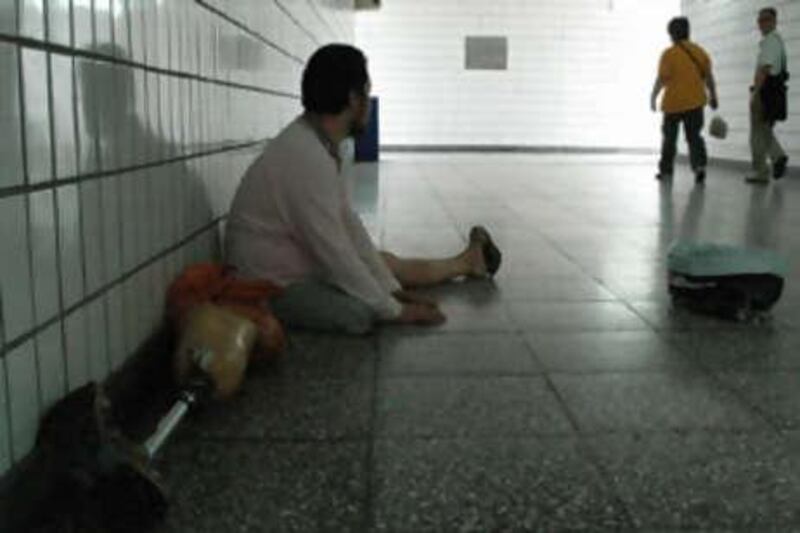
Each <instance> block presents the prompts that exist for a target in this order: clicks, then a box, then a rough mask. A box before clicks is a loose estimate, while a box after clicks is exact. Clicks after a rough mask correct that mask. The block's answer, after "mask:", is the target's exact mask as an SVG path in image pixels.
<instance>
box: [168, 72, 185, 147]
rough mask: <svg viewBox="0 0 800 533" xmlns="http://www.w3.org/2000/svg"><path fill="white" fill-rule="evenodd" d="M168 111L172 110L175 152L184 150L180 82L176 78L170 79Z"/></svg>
mask: <svg viewBox="0 0 800 533" xmlns="http://www.w3.org/2000/svg"><path fill="white" fill-rule="evenodd" d="M170 84H171V87H170V111H171V112H172V133H173V135H174V137H173V146H174V148H175V153H176V154H183V153H184V152H185V151H186V150H185V132H184V124H183V114H182V112H181V82H180V80H179V79H177V78H171V79H170Z"/></svg>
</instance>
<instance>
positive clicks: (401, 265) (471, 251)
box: [381, 241, 486, 288]
mask: <svg viewBox="0 0 800 533" xmlns="http://www.w3.org/2000/svg"><path fill="white" fill-rule="evenodd" d="M381 255H383V258H384V260H385V261H386V264H387V265H388V266H389V270H391V271H392V273H393V274H394V276H395V277H396V278H397V280H398V281H399V282H400V284H401V285H402V286H403V287H404V288H413V287H426V286H430V285H438V284H440V283H444V282H445V281H450V280H453V279H456V278H460V277H463V276H469V277H483V276H485V275H486V262H485V261H484V257H483V250H482V243H481V242H478V241H473V242H471V243H470V244H469V246H467V248H466V249H465V250H464V251H463V252H461V253H460V254H458V255H456V256H453V257H450V258H447V259H407V258H401V257H397V256H396V255H394V254H391V253H389V252H382V253H381Z"/></svg>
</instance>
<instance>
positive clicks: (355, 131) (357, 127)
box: [348, 119, 367, 139]
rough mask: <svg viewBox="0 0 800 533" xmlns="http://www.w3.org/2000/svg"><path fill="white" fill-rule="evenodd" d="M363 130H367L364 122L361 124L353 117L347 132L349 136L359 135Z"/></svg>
mask: <svg viewBox="0 0 800 533" xmlns="http://www.w3.org/2000/svg"><path fill="white" fill-rule="evenodd" d="M365 131H367V126H366V125H365V124H361V122H359V120H358V119H353V120H352V121H351V122H350V130H349V132H348V134H349V135H350V137H353V138H354V139H355V138H356V137H360V136H361V135H362V134H363V133H364V132H365Z"/></svg>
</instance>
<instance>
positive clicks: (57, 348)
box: [36, 322, 67, 412]
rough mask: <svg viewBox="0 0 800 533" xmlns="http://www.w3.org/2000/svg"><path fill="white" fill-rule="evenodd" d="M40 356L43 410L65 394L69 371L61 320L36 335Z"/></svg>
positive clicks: (40, 384) (37, 349) (40, 385)
mask: <svg viewBox="0 0 800 533" xmlns="http://www.w3.org/2000/svg"><path fill="white" fill-rule="evenodd" d="M36 351H37V354H38V356H39V387H40V389H41V393H42V394H41V400H40V401H41V405H42V411H43V412H44V411H46V410H47V409H49V408H50V407H52V406H53V404H54V403H56V402H57V401H58V400H60V399H61V398H62V396H64V393H65V392H66V386H67V372H66V368H65V366H64V364H65V361H66V359H65V358H64V345H63V342H62V338H61V322H56V323H55V324H53V325H51V326H49V327H48V328H47V329H45V330H44V331H42V332H41V333H39V335H37V337H36Z"/></svg>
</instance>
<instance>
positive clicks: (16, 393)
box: [6, 341, 41, 462]
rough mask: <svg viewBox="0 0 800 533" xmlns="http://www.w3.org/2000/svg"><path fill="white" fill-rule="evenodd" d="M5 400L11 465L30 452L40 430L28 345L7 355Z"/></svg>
mask: <svg viewBox="0 0 800 533" xmlns="http://www.w3.org/2000/svg"><path fill="white" fill-rule="evenodd" d="M6 371H7V372H8V393H9V394H8V397H9V402H10V407H11V442H12V450H13V457H14V462H18V461H20V460H21V459H23V458H24V457H25V456H26V455H27V454H28V452H30V451H31V450H32V449H33V444H34V442H35V441H36V431H37V429H38V427H39V413H40V412H41V410H40V407H39V393H38V387H39V384H38V382H37V376H36V349H35V347H34V344H33V341H28V342H26V343H25V344H23V345H22V346H20V347H18V348H16V349H14V350H13V351H11V352H10V353H9V354H8V355H6Z"/></svg>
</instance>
